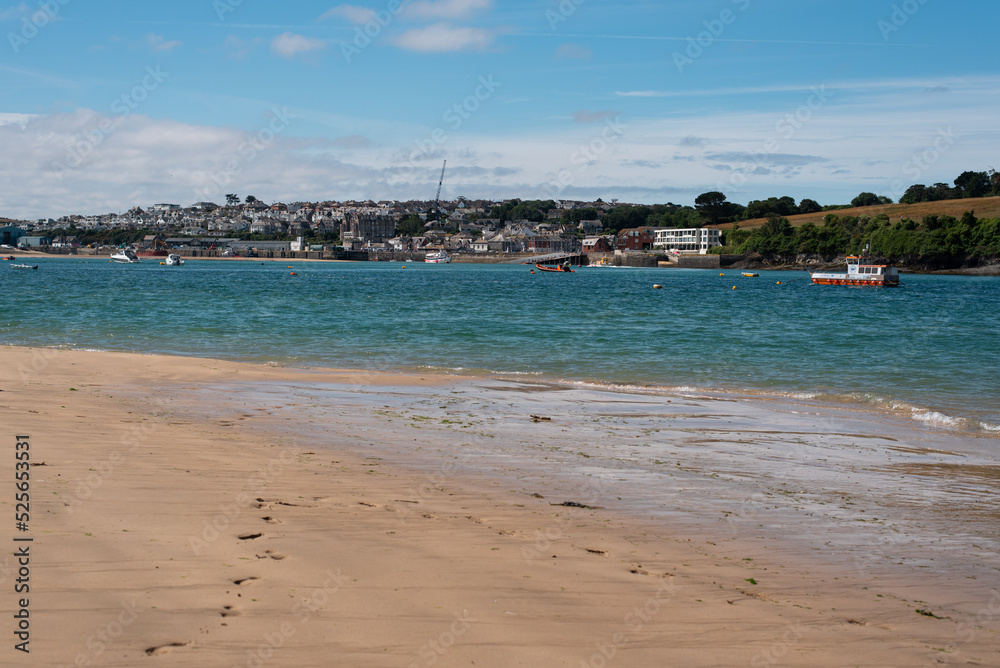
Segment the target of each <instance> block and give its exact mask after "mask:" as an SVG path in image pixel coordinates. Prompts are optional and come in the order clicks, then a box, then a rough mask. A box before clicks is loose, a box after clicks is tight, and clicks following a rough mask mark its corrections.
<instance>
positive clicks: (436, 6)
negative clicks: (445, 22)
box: [403, 0, 493, 20]
mask: <svg viewBox="0 0 1000 668" xmlns="http://www.w3.org/2000/svg"><path fill="white" fill-rule="evenodd" d="M492 6H493V0H417V1H416V2H414V3H412V4H410V5H409V6H408V7H407V8H406V9H405V10H403V11H404V12H405V14H406V15H407V16H409V17H411V18H415V19H451V20H454V19H460V18H465V17H467V16H471V15H473V14H476V13H478V12H482V11H486V10H487V9H489V8H490V7H492Z"/></svg>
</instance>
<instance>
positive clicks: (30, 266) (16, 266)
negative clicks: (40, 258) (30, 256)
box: [10, 264, 38, 269]
mask: <svg viewBox="0 0 1000 668" xmlns="http://www.w3.org/2000/svg"><path fill="white" fill-rule="evenodd" d="M10 268H11V269H38V265H37V264H12V265H10Z"/></svg>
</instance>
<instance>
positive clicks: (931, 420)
mask: <svg viewBox="0 0 1000 668" xmlns="http://www.w3.org/2000/svg"><path fill="white" fill-rule="evenodd" d="M911 415H912V417H913V419H914V420H918V421H920V422H926V423H928V424H933V425H943V426H945V427H964V426H965V425H966V420H964V419H962V418H957V417H952V416H950V415H945V414H944V413H938V412H937V411H921V410H919V409H917V408H913V409H912V412H911Z"/></svg>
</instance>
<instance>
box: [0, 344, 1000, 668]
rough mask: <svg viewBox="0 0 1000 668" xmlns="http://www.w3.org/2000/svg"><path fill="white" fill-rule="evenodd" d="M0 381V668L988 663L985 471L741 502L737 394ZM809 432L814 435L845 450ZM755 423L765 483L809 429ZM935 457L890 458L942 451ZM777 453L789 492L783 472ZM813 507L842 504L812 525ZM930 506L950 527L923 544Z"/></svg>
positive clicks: (155, 365)
mask: <svg viewBox="0 0 1000 668" xmlns="http://www.w3.org/2000/svg"><path fill="white" fill-rule="evenodd" d="M0 369H2V370H3V379H2V381H0V390H2V392H0V423H2V424H3V429H2V435H0V437H2V438H3V439H4V440H5V441H6V442H7V446H6V449H7V452H8V453H9V454H8V462H7V467H8V472H7V473H5V474H4V475H5V477H6V478H7V480H8V481H9V482H8V483H7V484H6V489H7V492H6V493H5V495H4V498H3V505H4V507H5V509H6V510H7V518H8V519H7V529H6V530H5V533H6V535H7V536H8V537H7V539H6V540H7V541H8V546H7V548H6V549H5V551H4V552H5V556H4V557H3V561H2V562H0V579H2V580H3V581H4V586H3V591H4V592H5V593H4V596H3V602H2V609H3V610H4V612H5V614H4V616H5V618H6V620H7V622H6V624H7V625H8V627H7V630H6V633H5V637H6V638H7V639H8V641H7V642H8V645H7V647H5V648H3V650H2V653H0V656H2V657H3V661H2V663H3V665H11V666H13V665H25V666H26V665H31V666H138V665H150V666H154V665H155V666H199V667H206V666H331V665H345V666H400V667H406V668H410V667H421V668H425V667H426V668H429V667H430V666H473V665H474V666H479V667H491V666H496V667H501V666H569V667H572V668H578V667H584V666H591V667H593V668H601V667H603V666H623V667H628V666H744V665H749V666H753V667H754V668H758V667H760V666H806V665H808V666H935V665H982V666H988V665H1000V636H998V631H1000V591H998V587H1000V577H998V571H997V568H996V563H997V561H996V553H995V552H994V551H993V544H994V543H995V541H996V536H995V532H994V535H993V536H992V538H991V537H990V536H989V530H988V527H989V526H993V527H995V526H996V525H995V519H996V502H995V500H993V499H995V498H996V497H995V496H994V497H993V499H988V500H987V502H985V503H984V496H985V495H986V493H987V492H988V491H989V490H992V491H994V492H995V491H996V488H997V486H998V480H997V479H996V476H995V472H994V471H995V467H994V468H993V469H990V468H989V467H983V466H980V467H979V469H976V470H969V471H964V472H962V471H959V474H960V475H963V476H965V477H964V478H952V479H950V481H949V482H948V483H947V484H948V485H959V484H964V483H966V482H968V484H969V490H970V491H969V492H968V495H969V499H968V502H969V504H970V508H973V510H974V511H975V512H976V513H978V515H976V514H975V513H973V511H971V510H970V511H968V512H970V513H972V514H971V515H970V517H973V519H972V520H969V524H968V525H963V526H962V527H960V529H958V530H954V527H955V524H954V522H956V521H957V520H955V519H954V518H953V517H945V516H944V515H942V516H941V517H931V516H929V515H927V514H926V513H925V512H924V511H925V508H924V507H922V506H921V512H919V513H918V512H916V511H915V510H913V509H914V508H917V507H918V506H919V505H920V503H921V501H920V500H919V499H916V498H915V499H914V500H912V503H911V499H909V498H908V497H906V491H907V490H910V489H912V488H911V487H906V488H901V491H900V492H899V493H898V494H896V499H895V501H893V500H885V501H884V503H883V501H880V500H879V499H880V497H878V496H877V492H878V490H875V492H872V491H871V490H869V493H870V494H869V496H863V495H864V494H865V492H864V491H863V489H862V488H864V487H868V486H871V485H872V484H875V483H873V482H872V481H873V480H875V478H871V479H868V478H865V477H864V475H865V474H864V471H862V469H864V468H865V466H864V465H861V464H856V463H853V462H852V463H849V464H846V465H844V466H843V468H844V469H845V470H848V469H850V467H855V468H856V469H857V470H858V471H860V472H859V473H857V474H856V475H857V476H860V478H861V480H860V482H858V488H857V490H854V489H853V488H850V485H851V484H854V483H851V482H850V481H849V480H848V478H846V477H845V478H843V479H839V478H832V477H831V481H832V482H831V484H830V486H829V488H828V489H823V490H810V489H792V488H789V489H787V492H786V493H782V494H779V493H773V494H772V493H771V492H769V491H767V490H765V491H763V492H761V491H759V490H760V488H759V487H758V488H757V489H758V491H757V492H744V491H742V490H743V489H744V488H743V487H742V485H744V484H746V480H747V476H748V474H747V473H746V471H745V467H744V466H743V465H742V464H741V465H740V466H736V465H733V467H732V470H731V471H727V470H725V469H723V468H722V467H720V466H719V465H718V462H719V461H722V460H721V459H719V458H720V457H723V456H726V457H729V456H737V455H735V454H733V453H736V452H737V451H738V450H739V448H740V444H741V443H742V442H743V441H744V440H745V438H746V434H745V433H741V434H739V435H737V434H736V433H735V432H731V433H730V435H729V436H725V435H722V436H720V434H722V433H723V429H724V425H723V424H722V423H723V422H725V421H727V420H728V421H729V422H730V423H736V422H739V420H740V419H744V418H742V417H741V413H740V411H741V410H743V408H742V406H743V405H742V404H739V402H731V403H732V407H731V408H725V407H724V406H723V404H722V402H719V403H718V404H712V402H709V401H707V400H705V399H696V398H688V399H685V398H680V399H677V398H675V399H673V400H671V401H669V402H666V401H664V400H660V399H657V400H656V405H655V406H654V405H653V402H652V400H649V399H648V398H644V397H638V398H634V399H627V398H626V399H624V400H620V399H615V398H613V397H610V396H604V395H599V396H598V395H595V396H597V398H596V399H595V398H593V397H592V396H591V395H587V402H589V403H586V405H584V404H583V403H580V402H582V401H583V400H582V399H581V400H580V402H577V397H578V395H576V394H573V392H571V391H568V390H567V388H546V387H544V386H543V385H541V384H535V385H531V386H528V385H525V384H522V385H518V384H517V383H514V382H510V381H503V380H495V379H472V380H470V379H464V378H460V377H452V376H432V375H409V376H407V375H397V374H369V373H362V372H334V371H321V370H297V369H288V368H277V367H268V366H256V365H248V364H238V363H231V362H223V361H217V360H209V359H193V358H180V357H166V356H152V355H132V354H125V353H109V352H83V351H52V350H38V349H26V348H16V347H4V348H0ZM616 401H617V402H619V404H621V405H616V404H615V402H616ZM573 402H577V403H576V404H574V403H573ZM628 402H637V403H638V402H646V403H648V404H649V408H648V409H647V410H643V411H637V410H636V409H635V408H634V407H632V406H627V407H622V406H624V405H625V404H626V403H628ZM706 406H708V408H706ZM720 407H722V408H725V410H727V411H729V412H728V413H726V414H725V416H724V417H725V420H721V421H720V419H718V417H717V415H718V414H719V413H718V410H722V408H720ZM717 409H718V410H717ZM781 410H784V409H783V408H782V409H781ZM775 411H776V412H775V414H776V415H778V414H779V412H778V409H777V408H776V409H775ZM745 419H747V420H749V419H750V418H749V417H747V418H745ZM846 419H848V418H845V420H846ZM849 419H850V420H863V419H865V416H851V417H850V418H849ZM652 422H655V423H656V424H657V425H659V426H658V427H657V429H658V430H659V431H657V433H656V434H655V435H654V434H653V433H652V430H651V428H650V427H649V424H651V423H652ZM730 426H731V425H730ZM834 426H835V427H837V428H834V427H832V426H830V425H829V424H828V423H824V424H823V425H820V426H819V427H818V428H817V429H820V430H821V432H817V433H821V436H822V438H821V439H820V440H823V439H827V440H830V439H837V438H847V437H846V436H844V433H845V432H844V430H843V429H841V428H840V426H839V424H838V425H834ZM772 430H773V431H774V432H775V433H776V434H778V435H777V436H772V437H768V438H772V439H773V440H771V441H768V442H767V443H766V444H765V445H766V446H767V447H763V448H761V449H759V450H758V451H757V452H758V454H759V456H758V457H757V460H758V461H759V462H760V468H761V472H760V475H761V476H764V475H765V473H766V469H768V468H771V469H780V468H781V467H782V466H784V464H783V462H784V461H785V460H787V461H788V462H792V461H793V460H794V459H795V457H796V456H800V455H802V453H803V450H802V449H801V448H802V447H805V446H800V445H796V446H795V447H797V448H799V449H797V450H788V451H784V450H781V451H779V450H778V447H779V441H780V444H785V443H792V444H794V443H797V442H798V441H802V440H803V438H804V437H801V436H800V435H790V434H789V433H788V430H787V429H785V428H783V427H782V425H781V424H778V425H776V426H774V427H773V428H772ZM710 431H711V432H712V435H711V437H709V436H708V435H706V434H708V432H710ZM762 433H763V432H762ZM847 433H850V434H851V435H852V436H851V438H852V439H854V440H857V439H856V438H855V436H854V434H856V433H857V432H856V431H849V432H847ZM21 436H28V437H30V438H28V439H27V442H29V443H30V463H31V465H32V466H31V468H30V498H31V512H30V528H29V530H28V531H25V532H17V531H16V530H15V522H14V517H13V515H14V511H15V508H14V505H15V504H14V501H15V497H14V494H15V490H14V484H13V482H12V481H13V479H14V471H15V464H16V461H15V457H14V451H15V444H16V443H17V442H18V438H19V437H21ZM626 438H627V439H630V441H629V442H631V443H635V446H636V447H640V443H645V442H646V441H644V440H643V439H646V440H648V441H649V442H650V444H651V445H649V446H647V447H658V448H664V447H673V446H676V447H677V450H676V452H674V453H671V454H672V456H671V459H670V461H669V462H666V464H665V465H669V466H671V467H673V469H675V470H676V477H675V478H671V480H676V481H677V482H676V485H677V489H676V490H673V492H672V493H673V494H674V496H671V497H662V499H661V500H662V503H660V505H661V506H663V507H662V508H652V506H649V507H647V506H646V505H644V502H642V501H640V500H639V499H640V497H639V496H638V491H637V492H636V498H635V499H630V497H629V490H632V489H634V490H644V489H645V488H644V487H643V476H642V472H641V471H640V470H639V469H637V468H636V467H635V466H634V463H635V461H638V460H637V459H635V458H634V457H633V458H632V459H629V457H623V456H622V455H621V454H620V453H621V448H622V447H625V446H626V445H627V443H626V442H625V439H626ZM699 439H700V440H699ZM824 442H826V441H824ZM852 442H853V441H852ZM758 445H759V443H758ZM932 445H935V443H932V442H931V440H928V442H926V443H921V444H920V449H921V451H920V452H919V453H910V454H907V453H906V452H905V451H904V448H902V444H901V445H900V448H899V449H898V452H896V454H895V455H894V456H897V457H899V458H900V459H898V460H894V461H893V462H891V466H899V467H904V468H905V467H909V468H908V469H906V470H907V471H909V472H910V473H912V472H913V470H915V469H914V467H928V466H945V465H950V464H949V462H950V461H951V460H950V459H949V457H950V456H951V454H950V453H948V452H946V451H944V450H942V449H941V447H938V450H939V451H940V452H941V453H943V454H937V455H934V454H928V453H927V451H930V450H932V449H933V448H932V447H931V446H932ZM937 445H938V446H940V444H937ZM612 446H615V447H617V448H618V449H616V450H615V452H614V453H612V452H611V451H610V448H612ZM942 447H943V446H942ZM606 449H607V450H606ZM709 452H713V453H716V454H715V455H711V457H713V458H711V459H707V458H708V457H709V456H710V454H709ZM657 456H659V455H657ZM740 456H742V455H740ZM871 456H872V457H875V455H871ZM963 456H964V455H963ZM636 457H638V455H637V456H636ZM907 457H912V458H920V459H919V460H917V459H912V460H911V459H907ZM934 457H937V459H933V458H934ZM571 458H572V459H571ZM928 458H931V459H928ZM800 459H801V457H800ZM598 460H600V462H601V464H599V465H598V464H597V462H598ZM675 460H676V462H675ZM966 460H967V458H966ZM571 461H572V462H575V463H573V464H570V462H571ZM588 462H591V463H588ZM605 462H616V463H614V464H606V463H605ZM587 466H590V467H591V468H590V469H587V468H586V467H587ZM611 466H614V467H616V468H609V467H611ZM830 466H831V467H836V466H839V465H837V464H830ZM709 468H711V469H712V470H708V469H709ZM737 469H739V470H737ZM870 469H871V470H872V471H875V470H876V469H878V472H879V474H880V475H883V474H884V471H883V469H886V467H885V466H883V465H882V464H881V463H879V465H878V466H875V465H874V464H872V465H871V467H870ZM781 470H782V471H785V472H787V475H785V477H786V480H787V482H788V483H789V484H790V485H791V486H792V487H794V486H795V480H796V475H797V474H798V473H799V472H800V469H798V468H795V467H794V466H791V465H789V466H788V467H787V468H785V469H781ZM886 470H888V469H886ZM900 470H902V469H900ZM577 474H579V475H577ZM754 475H757V474H756V473H754ZM783 475H784V474H783ZM824 475H825V474H824ZM871 475H875V474H874V473H872V474H871ZM727 476H729V478H730V479H731V480H730V481H729V482H726V480H725V479H726V478H727ZM741 476H743V477H741ZM720 477H721V479H723V480H722V482H718V481H719V480H720ZM925 477H926V480H928V481H929V482H925V483H923V484H925V486H926V488H927V489H928V490H929V491H928V495H929V496H928V499H929V501H927V503H933V498H932V497H933V489H934V487H933V485H934V482H933V478H932V477H931V476H929V475H928V476H925ZM855 480H856V479H855ZM922 480H923V479H922ZM955 480H958V482H954V481H955ZM601 481H607V482H601ZM914 484H915V483H914ZM977 485H978V486H977ZM657 486H662V482H657ZM801 487H803V488H804V487H805V485H801ZM775 489H777V488H775ZM667 491H669V490H659V492H664V493H666V492H667ZM883 491H885V492H886V494H887V495H891V490H883ZM657 493H658V492H657ZM643 494H644V495H643V496H642V497H641V499H660V498H661V497H657V496H655V494H654V491H653V490H650V491H649V492H648V494H647V493H646V492H643ZM755 494H760V495H761V496H759V497H757V496H755ZM795 495H798V496H795ZM785 497H788V499H787V500H786V498H785ZM835 497H836V498H838V499H846V498H848V497H850V498H853V499H854V501H855V502H858V499H862V502H863V504H865V505H864V507H854V506H852V502H851V501H849V500H848V501H843V502H841V505H842V506H843V508H844V509H841V510H838V511H837V514H836V516H834V514H833V513H831V514H829V516H825V517H824V519H822V521H820V520H817V519H816V517H817V516H820V515H822V514H823V513H824V512H827V511H826V510H823V509H822V508H820V507H821V506H823V507H824V508H830V507H832V506H831V499H833V498H835ZM949 498H951V497H949ZM964 498H965V497H962V499H964ZM765 499H766V500H765ZM960 502H963V503H964V501H962V500H961V499H960V500H959V501H955V500H954V499H953V498H952V500H951V501H949V503H953V504H958V503H960ZM876 505H877V506H878V508H877V509H876V508H875V506H876ZM667 506H670V507H667ZM772 506H773V509H774V514H771V508H772ZM949 507H950V506H949ZM956 508H957V506H956ZM727 509H728V510H727ZM866 509H868V510H869V511H870V513H872V514H874V513H876V512H877V513H878V516H877V517H871V518H870V520H871V524H872V525H873V526H871V527H869V523H868V520H866V519H865V515H863V514H862V513H864V512H865V510H866ZM958 512H959V511H958V510H955V513H956V514H958ZM727 513H728V514H727ZM886 513H888V515H887V514H886ZM848 514H850V516H848ZM734 516H735V517H738V518H740V519H739V521H735V520H734V519H733V517H734ZM887 517H888V518H889V519H888V521H889V524H885V522H886V518H887ZM938 521H940V522H943V523H947V524H942V526H948V527H951V528H952V530H953V534H954V536H952V535H950V534H949V540H948V541H944V542H947V543H949V544H947V545H945V544H941V545H933V546H932V545H929V544H925V540H926V537H927V536H933V535H939V534H940V532H939V527H938V525H937V524H935V522H938ZM880 522H881V524H880ZM991 522H993V524H992V525H991V524H990V523H991ZM854 527H858V529H857V530H855V528H854ZM983 527H987V528H986V529H984V528H983ZM865 532H870V533H865ZM960 534H961V535H960ZM892 535H899V536H904V535H905V536H907V537H908V540H906V541H903V540H898V541H894V540H892V539H891V536H892ZM18 537H22V538H23V537H31V538H33V541H31V542H30V543H27V542H18V543H14V542H11V541H12V538H18ZM910 538H912V539H913V540H909V539H910ZM990 540H992V541H993V542H994V543H989V541H990ZM24 545H30V591H29V592H27V593H21V594H16V593H15V592H14V589H13V584H14V581H15V579H16V578H17V577H18V570H17V568H18V564H17V559H18V557H17V556H16V555H15V550H17V549H21V547H22V546H24ZM11 546H13V547H11ZM971 546H975V547H971ZM22 598H24V599H27V606H22V605H21V603H22V601H21V599H22ZM19 609H27V610H28V611H29V613H30V630H29V632H28V633H29V638H30V640H29V645H27V646H26V647H27V648H28V649H30V654H23V653H21V652H20V651H18V650H17V649H16V648H15V644H17V643H18V642H21V641H19V640H18V639H17V637H16V636H15V634H14V632H15V631H17V630H18V620H17V619H15V618H14V617H13V615H14V614H15V613H17V612H18V610H19Z"/></svg>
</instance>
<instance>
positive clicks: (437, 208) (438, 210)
mask: <svg viewBox="0 0 1000 668" xmlns="http://www.w3.org/2000/svg"><path fill="white" fill-rule="evenodd" d="M447 166H448V161H447V160H445V161H444V164H443V165H441V179H440V180H439V181H438V191H437V195H436V196H435V197H434V210H435V212H436V213H437V218H440V217H441V186H443V185H444V170H445V168H446V167H447Z"/></svg>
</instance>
